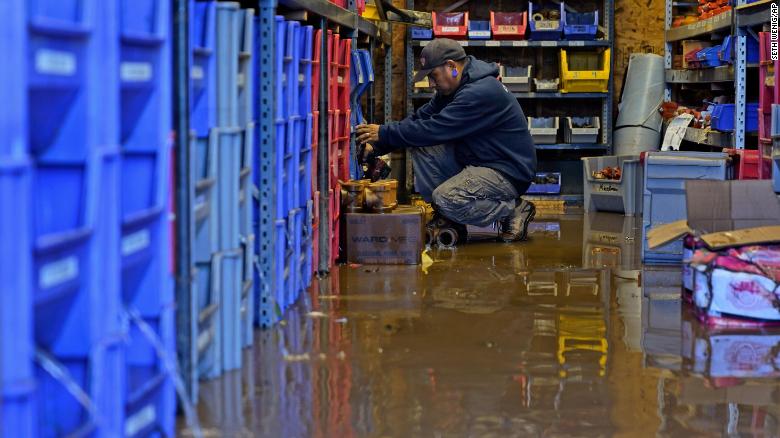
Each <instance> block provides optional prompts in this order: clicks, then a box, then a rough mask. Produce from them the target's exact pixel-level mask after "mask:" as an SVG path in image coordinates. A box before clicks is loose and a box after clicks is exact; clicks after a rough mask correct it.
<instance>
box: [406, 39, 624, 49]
mask: <svg viewBox="0 0 780 438" xmlns="http://www.w3.org/2000/svg"><path fill="white" fill-rule="evenodd" d="M430 42H431V40H412V42H411V45H412V47H425V46H427V45H428V44H430ZM458 42H459V43H460V45H461V46H463V47H550V48H555V47H609V41H608V40H594V41H528V40H462V41H458Z"/></svg>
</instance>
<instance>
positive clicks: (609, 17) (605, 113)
mask: <svg viewBox="0 0 780 438" xmlns="http://www.w3.org/2000/svg"><path fill="white" fill-rule="evenodd" d="M418 3H421V1H418ZM461 3H463V2H461ZM414 5H415V1H414V0H406V8H407V9H414ZM614 10H615V1H614V0H603V3H602V8H601V10H600V11H599V15H600V16H602V17H603V26H599V28H600V30H601V31H603V33H604V39H598V40H594V41H568V40H560V41H532V40H514V41H513V40H509V41H507V40H462V41H459V42H460V44H461V45H462V46H463V47H497V48H539V49H545V48H552V49H565V48H569V47H577V48H580V47H585V48H587V47H592V48H598V47H603V48H609V49H611V50H610V52H611V54H610V73H612V74H610V78H609V88H608V90H609V91H608V92H607V93H536V92H528V93H513V94H514V95H515V97H517V98H518V99H528V100H542V99H544V100H559V99H561V100H566V101H571V99H591V100H592V99H599V100H601V120H602V130H601V142H600V143H596V144H568V143H566V144H551V145H537V146H536V149H537V151H557V153H563V152H569V153H577V154H581V156H586V155H588V154H587V153H583V152H585V151H587V152H588V153H589V154H593V153H594V152H602V153H603V154H610V153H611V152H612V150H613V147H612V129H613V120H612V103H613V101H614V84H613V79H612V76H613V74H614V52H615V50H614V41H615V35H614V33H615V23H614V17H615V14H614ZM427 44H429V41H421V40H412V36H411V28H410V29H409V30H407V35H406V97H407V98H406V112H407V114H411V113H412V112H413V111H414V106H415V101H419V100H421V99H430V98H432V97H433V93H419V92H418V93H415V92H413V84H412V83H411V82H412V81H411V78H412V69H413V68H414V50H413V48H415V47H424V46H426V45H427ZM599 155H601V154H599ZM538 159H539V161H540V163H541V162H555V161H556V160H555V159H554V158H552V159H547V158H546V156H545V155H542V156H540V157H538ZM562 173H564V172H562ZM406 176H407V178H406V189H407V190H408V191H409V192H411V190H412V189H413V185H412V177H411V176H412V168H411V160H408V159H407V160H406ZM577 185H578V186H579V188H580V191H579V193H578V194H561V195H557V196H556V195H544V198H545V199H551V200H563V201H566V202H581V201H582V200H583V196H582V190H581V189H582V186H581V185H582V181H581V178H579V179H578V182H577Z"/></svg>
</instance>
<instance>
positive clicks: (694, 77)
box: [666, 65, 734, 84]
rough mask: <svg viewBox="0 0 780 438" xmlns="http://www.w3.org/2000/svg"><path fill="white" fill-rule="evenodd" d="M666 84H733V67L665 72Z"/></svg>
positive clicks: (668, 70) (669, 70) (670, 70)
mask: <svg viewBox="0 0 780 438" xmlns="http://www.w3.org/2000/svg"><path fill="white" fill-rule="evenodd" d="M666 82H668V83H671V84H707V83H712V82H734V67H732V66H730V65H724V66H720V67H715V68H703V69H699V70H686V69H682V70H674V69H667V70H666Z"/></svg>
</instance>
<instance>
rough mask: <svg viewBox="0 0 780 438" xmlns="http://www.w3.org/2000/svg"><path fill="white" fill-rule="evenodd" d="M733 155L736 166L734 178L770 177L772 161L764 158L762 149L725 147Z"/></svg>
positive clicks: (734, 165)
mask: <svg viewBox="0 0 780 438" xmlns="http://www.w3.org/2000/svg"><path fill="white" fill-rule="evenodd" d="M723 151H724V152H726V153H728V154H729V155H731V157H732V160H733V167H734V179H769V178H770V177H771V163H770V162H769V160H764V159H763V158H762V151H761V150H756V149H752V150H748V149H724V150H723Z"/></svg>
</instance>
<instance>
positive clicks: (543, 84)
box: [534, 78, 561, 93]
mask: <svg viewBox="0 0 780 438" xmlns="http://www.w3.org/2000/svg"><path fill="white" fill-rule="evenodd" d="M560 84H561V80H560V79H559V78H555V79H537V78H534V89H535V90H536V92H537V93H557V92H558V90H559V87H560Z"/></svg>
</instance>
